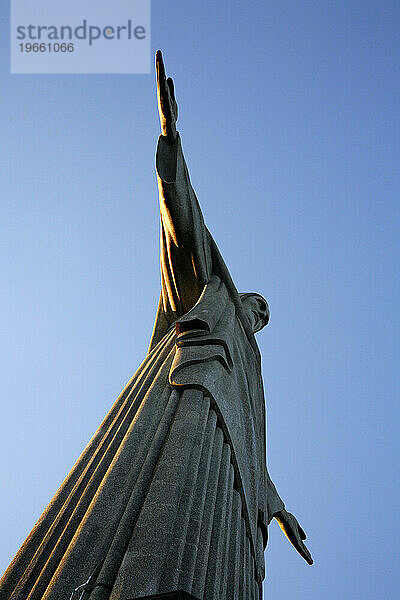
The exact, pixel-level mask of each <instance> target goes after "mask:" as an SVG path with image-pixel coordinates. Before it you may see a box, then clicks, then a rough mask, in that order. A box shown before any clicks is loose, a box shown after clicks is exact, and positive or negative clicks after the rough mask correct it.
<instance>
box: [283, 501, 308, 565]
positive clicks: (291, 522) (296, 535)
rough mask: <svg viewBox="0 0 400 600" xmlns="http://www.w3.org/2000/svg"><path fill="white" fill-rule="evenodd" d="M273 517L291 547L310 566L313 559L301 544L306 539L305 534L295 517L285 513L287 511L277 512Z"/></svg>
mask: <svg viewBox="0 0 400 600" xmlns="http://www.w3.org/2000/svg"><path fill="white" fill-rule="evenodd" d="M274 517H275V519H276V520H277V521H278V523H279V527H280V528H281V529H282V531H283V533H284V534H285V535H286V537H287V539H288V540H289V542H290V543H291V544H292V546H293V547H294V548H295V549H296V550H297V552H298V553H299V554H300V556H302V557H303V558H304V560H305V561H306V562H308V564H309V565H312V564H313V559H312V557H311V554H310V553H309V551H308V549H307V546H306V545H305V544H304V542H303V540H305V539H306V534H305V533H304V531H303V529H302V528H301V527H300V525H299V523H298V521H297V519H296V517H295V516H294V515H292V514H291V513H290V512H287V510H280V511H279V512H277V513H275V515H274Z"/></svg>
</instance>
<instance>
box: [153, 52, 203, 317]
mask: <svg viewBox="0 0 400 600" xmlns="http://www.w3.org/2000/svg"><path fill="white" fill-rule="evenodd" d="M156 72H157V96H158V109H159V114H160V124H161V136H160V139H159V141H158V147H157V160H156V164H157V176H158V186H159V195H160V212H161V273H162V287H163V289H162V295H163V302H164V310H165V312H167V313H168V312H169V313H173V315H174V317H177V316H179V315H181V314H184V313H186V312H187V311H188V310H190V309H191V308H192V306H193V305H194V304H195V303H196V302H197V300H198V298H199V296H200V294H201V292H202V290H203V287H204V285H205V284H206V283H207V282H208V281H209V279H210V277H211V275H212V259H211V249H210V235H209V234H208V233H207V230H206V227H205V224H204V220H203V215H202V213H201V209H200V206H199V203H198V201H197V198H196V195H195V193H194V190H193V188H192V186H191V183H190V179H189V174H188V170H187V167H186V163H185V159H184V156H183V152H182V147H181V142H180V137H179V134H178V132H177V129H176V120H177V116H178V107H177V103H176V100H175V92H174V84H173V82H172V79H171V78H168V79H167V78H166V75H165V68H164V63H163V58H162V54H161V52H160V51H158V52H157V54H156Z"/></svg>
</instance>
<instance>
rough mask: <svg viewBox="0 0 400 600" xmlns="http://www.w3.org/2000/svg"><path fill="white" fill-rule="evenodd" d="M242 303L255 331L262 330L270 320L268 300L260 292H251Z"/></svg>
mask: <svg viewBox="0 0 400 600" xmlns="http://www.w3.org/2000/svg"><path fill="white" fill-rule="evenodd" d="M242 303H243V308H244V309H245V311H246V314H247V316H248V318H249V320H250V323H251V325H252V327H253V332H254V333H256V331H260V329H262V328H263V327H264V326H265V325H266V324H267V323H268V321H269V308H268V304H267V302H266V300H265V299H264V298H263V297H262V296H260V295H259V294H249V295H248V296H245V297H244V298H243V299H242Z"/></svg>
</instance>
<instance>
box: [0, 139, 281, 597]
mask: <svg viewBox="0 0 400 600" xmlns="http://www.w3.org/2000/svg"><path fill="white" fill-rule="evenodd" d="M157 173H158V183H159V191H160V209H161V275H162V290H161V296H160V302H159V307H158V311H157V316H156V322H155V326H154V331H153V336H152V340H151V343H150V348H149V352H148V354H147V356H146V358H145V360H144V361H143V363H142V365H141V366H140V367H139V369H138V370H137V372H136V373H135V375H134V376H133V378H132V379H131V381H130V382H129V383H128V384H127V386H126V387H125V389H124V390H123V392H122V393H121V395H120V396H119V398H118V399H117V401H116V402H115V404H114V406H113V407H112V408H111V410H110V412H109V413H108V415H107V416H106V417H105V419H104V421H103V423H102V424H101V425H100V427H99V429H98V430H97V432H96V433H95V435H94V437H93V438H92V440H91V441H90V443H89V444H88V446H87V448H86V449H85V450H84V452H83V453H82V455H81V456H80V458H79V459H78V461H77V463H76V464H75V466H74V467H73V469H72V471H71V472H70V474H69V475H68V476H67V478H66V479H65V481H64V483H63V484H62V486H61V487H60V489H59V490H58V492H57V493H56V495H55V497H54V498H53V500H52V501H51V503H50V504H49V506H48V507H47V509H46V510H45V512H44V513H43V515H42V516H41V518H40V519H39V521H38V523H37V524H36V525H35V527H34V529H33V530H32V532H31V533H30V535H29V536H28V538H27V540H26V541H25V543H24V544H23V546H22V547H21V549H20V551H19V552H18V554H17V555H16V557H15V559H14V560H13V562H12V563H11V565H10V567H9V568H8V570H7V571H6V573H5V575H4V577H3V579H2V580H1V582H0V599H1V600H69V599H71V600H78V599H79V600H130V599H136V598H141V597H146V596H148V595H152V594H158V593H163V592H169V591H174V590H184V591H186V592H188V593H191V594H193V596H195V597H196V598H199V599H201V600H203V598H204V599H206V600H211V599H213V600H231V599H232V600H235V599H238V600H239V599H243V600H251V599H253V598H254V599H261V596H262V592H261V582H262V580H263V578H264V558H263V550H264V547H265V545H266V541H267V525H268V523H269V521H270V520H271V518H272V516H273V514H274V513H276V512H277V511H278V510H281V509H282V508H283V506H284V505H283V503H282V500H281V499H280V497H279V495H278V494H277V492H276V489H275V486H274V485H273V483H272V482H271V480H270V478H269V475H268V472H267V470H266V457H265V403H264V395H263V387H262V377H261V366H260V354H259V350H258V347H257V344H256V341H255V338H254V334H253V332H252V328H251V323H250V320H249V318H248V317H247V315H246V312H245V309H244V307H243V305H242V302H241V299H240V295H239V294H238V292H237V290H236V288H235V286H234V284H233V282H232V280H231V277H230V275H229V272H228V270H227V268H226V266H225V263H224V261H223V259H222V257H221V255H220V253H219V251H218V248H217V246H216V244H215V242H214V240H213V238H212V236H211V234H210V233H209V231H208V230H207V228H206V226H205V224H204V221H203V217H202V214H201V211H200V207H199V204H198V202H197V199H196V196H195V194H194V191H193V189H192V187H191V184H190V180H189V176H188V172H187V168H186V164H185V160H184V157H183V153H182V149H181V143H180V139H179V136H178V139H177V141H176V143H175V144H173V145H168V144H167V143H166V142H165V140H164V138H162V137H160V140H159V145H158V149H157Z"/></svg>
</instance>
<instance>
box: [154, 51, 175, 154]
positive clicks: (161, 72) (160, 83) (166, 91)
mask: <svg viewBox="0 0 400 600" xmlns="http://www.w3.org/2000/svg"><path fill="white" fill-rule="evenodd" d="M156 74H157V98H158V112H159V115H160V123H161V133H162V135H164V136H165V137H166V138H167V142H169V143H170V144H173V143H174V141H175V140H176V135H177V134H176V121H177V118H178V105H177V103H176V100H175V92H174V82H173V81H172V79H171V77H168V79H167V78H166V76H165V68H164V61H163V57H162V52H161V50H158V51H157V53H156Z"/></svg>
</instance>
